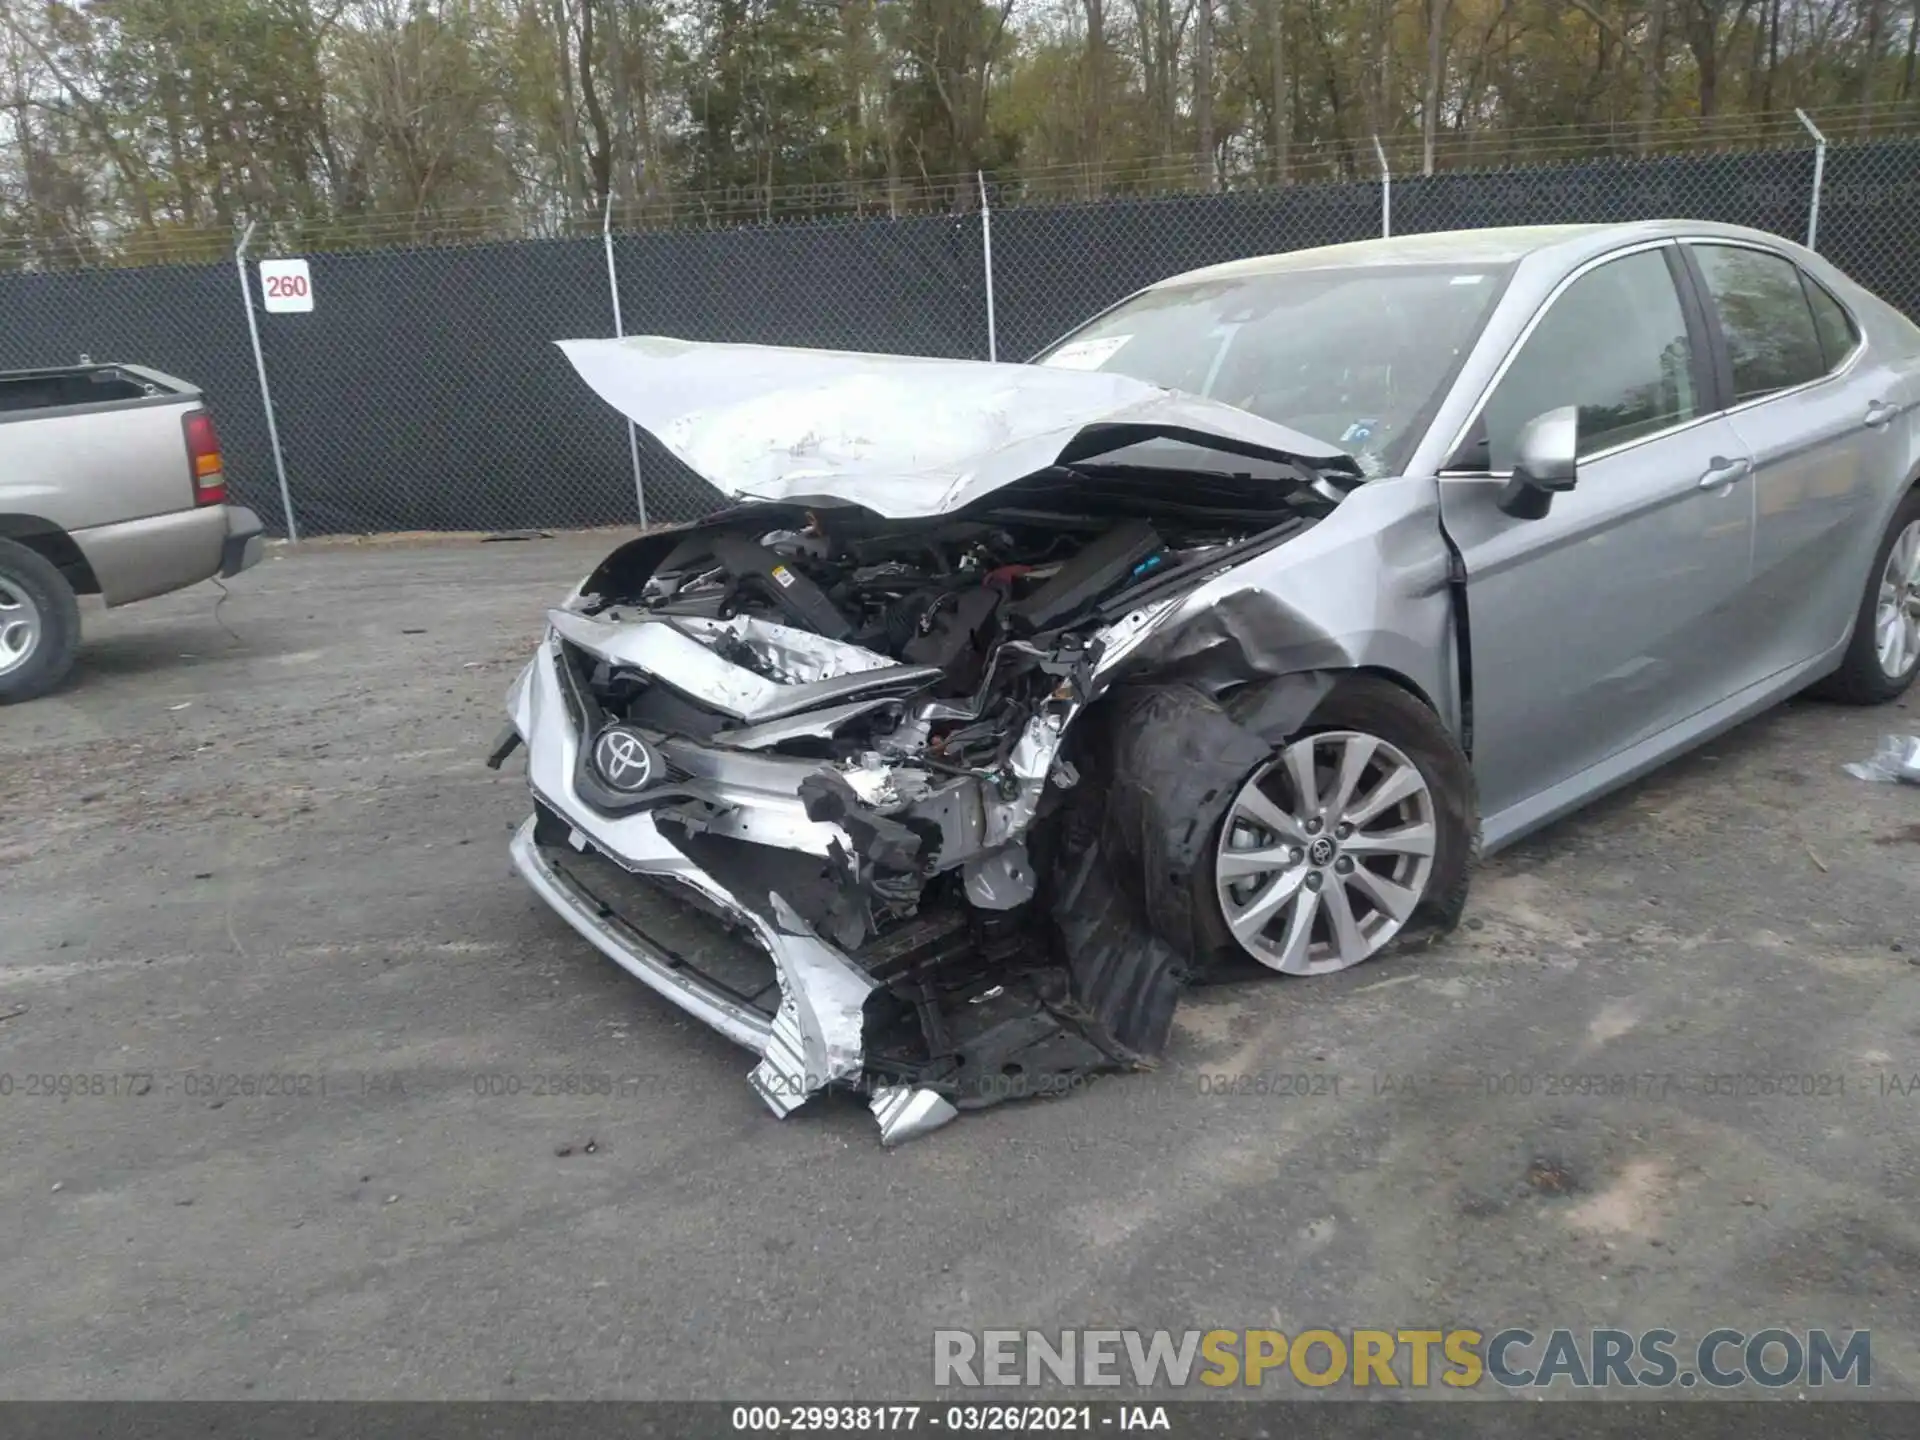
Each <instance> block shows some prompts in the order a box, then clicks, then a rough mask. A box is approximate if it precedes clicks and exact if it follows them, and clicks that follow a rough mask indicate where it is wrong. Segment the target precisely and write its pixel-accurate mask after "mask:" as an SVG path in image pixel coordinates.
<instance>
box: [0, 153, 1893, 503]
mask: <svg viewBox="0 0 1920 1440" xmlns="http://www.w3.org/2000/svg"><path fill="white" fill-rule="evenodd" d="M1817 159H1819V157H1818V155H1817V152H1816V149H1815V148H1814V146H1813V145H1812V144H1811V143H1810V142H1809V143H1808V144H1805V145H1795V146H1789V147H1785V148H1776V149H1768V150H1755V151H1749V152H1745V153H1715V154H1678V155H1662V156H1656V157H1651V158H1646V159H1630V160H1603V161H1589V162H1580V163H1571V164H1560V165H1536V166H1530V167H1526V168H1515V169H1497V170H1454V171H1446V172H1443V173H1440V174H1436V175H1432V176H1424V177H1422V176H1413V177H1406V178H1389V179H1388V181H1387V182H1386V183H1385V184H1384V185H1383V184H1382V183H1381V182H1380V181H1364V182H1344V183H1343V182H1322V183H1313V184H1296V185H1289V186H1284V187H1277V188H1270V189H1246V190H1233V191H1228V192H1224V193H1177V194H1161V195H1139V196H1128V197H1117V198H1107V199H1097V200H1086V201H1069V202H1060V201H1054V200H1037V199H1032V198H1028V193H1029V192H1027V191H1025V190H1023V189H1019V188H1014V187H1004V188H996V187H995V186H994V185H993V184H992V183H991V180H990V179H989V181H988V183H986V184H985V185H984V186H983V187H982V190H983V193H984V197H985V199H986V202H987V206H986V210H985V211H984V212H982V211H981V210H979V209H975V210H973V211H972V212H970V213H963V214H935V215H909V216H905V217H897V218H893V217H867V218H860V217H847V216H842V217H835V218H827V219H818V220H804V221H793V222H788V223H776V224H758V225H743V226H734V227H729V228H721V229H691V228H680V229H653V230H638V231H627V232H622V231H615V232H614V233H612V234H611V235H610V236H608V237H606V238H604V239H602V238H599V237H595V238H586V237H580V238H556V239H540V240H517V241H501V242H492V243H470V244H458V245H441V246H434V247H423V248H385V249H371V250H360V251H329V252H322V253H315V254H311V255H310V256H309V257H308V258H309V263H310V265H311V269H312V277H313V295H314V308H313V310H312V312H311V313H305V314H269V313H257V320H258V324H259V331H260V340H261V359H262V361H263V364H264V368H265V370H266V371H267V373H268V377H269V380H270V386H271V393H272V397H273V406H274V415H275V419H276V422H277V427H278V432H279V439H280V445H281V451H282V459H283V461H284V464H285V468H286V474H287V480H288V490H289V493H290V495H291V499H292V506H293V509H294V512H295V514H294V517H293V518H294V519H295V520H296V521H297V523H298V529H299V532H300V534H302V535H303V536H305V535H320V534H329V533H358V532H370V531H396V530H398V531H407V530H485V531H513V530H528V529H551V528H560V527H574V526H592V525H616V524H631V523H634V522H635V521H637V520H638V519H639V518H640V515H641V510H642V505H643V504H644V508H645V513H646V516H647V518H649V519H650V520H653V521H661V520H678V519H686V518H690V517H693V516H697V515H699V514H702V513H705V512H706V511H708V510H711V509H712V508H714V507H715V506H716V505H717V504H718V503H719V498H718V496H717V495H716V494H715V493H714V492H713V491H712V490H711V489H710V488H709V487H708V486H707V485H706V484H704V483H703V482H702V481H701V480H700V479H699V478H698V477H696V476H694V475H693V474H691V473H690V472H689V471H687V470H686V469H685V468H684V467H682V466H681V465H679V464H678V462H676V461H675V460H674V459H673V458H672V457H671V456H669V455H668V454H667V453H666V452H665V451H664V450H662V449H661V448H660V447H659V446H658V445H657V444H655V443H653V442H652V441H651V440H650V439H648V438H647V437H646V436H645V435H644V434H641V435H640V436H639V437H638V440H639V443H638V447H637V451H635V450H630V449H629V438H628V432H627V427H626V425H625V422H624V421H622V420H621V419H620V417H619V416H617V415H615V414H613V413H612V412H611V411H609V410H608V409H607V408H606V407H605V406H604V405H602V404H601V403H600V402H599V401H598V400H597V399H595V398H594V397H593V395H592V394H591V392H590V391H588V390H587V389H586V387H585V386H584V385H582V384H581V383H580V382H579V381H578V380H577V379H576V378H575V376H574V375H573V373H572V370H571V368H570V367H569V366H568V365H567V363H566V361H565V359H564V358H563V357H562V355H561V354H560V352H559V351H558V349H556V348H555V346H554V345H553V344H552V343H551V342H552V341H554V340H558V339H564V338H571V337H576V336H593V335H607V334H611V333H613V330H614V308H613V299H614V296H613V293H612V290H611V285H613V284H617V286H618V297H619V309H620V318H621V321H622V322H623V325H624V330H625V332H626V333H629V334H639V333H659V334H669V335H676V336H681V337H685V338H689V339H695V340H722V341H746V342H755V343H761V344H777V345H806V346H816V347H823V348H831V349H851V350H876V351H888V352H895V353H904V354H919V355H939V356H950V357H961V358H977V359H985V358H987V355H988V346H989V338H988V337H989V333H990V330H991V333H993V334H994V335H995V337H996V339H997V352H998V355H999V356H1000V358H1002V359H1010V360H1019V359H1024V358H1026V357H1027V356H1029V355H1031V354H1032V353H1033V352H1035V351H1036V350H1038V349H1040V348H1041V347H1043V346H1044V345H1046V344H1047V343H1049V342H1050V341H1052V340H1053V339H1055V338H1057V337H1058V336H1059V335H1061V334H1062V333H1064V332H1065V331H1067V330H1068V329H1070V328H1072V327H1073V326H1074V325H1076V324H1078V323H1079V322H1080V321H1082V320H1084V319H1086V318H1087V317H1088V316H1090V315H1092V314H1094V313H1096V312H1097V311H1099V310H1101V309H1103V308H1105V307H1106V306H1108V305H1110V304H1112V303H1114V302H1115V301H1117V300H1119V299H1121V298H1123V297H1124V296H1126V295H1127V294H1129V293H1131V292H1132V291H1134V290H1135V289H1137V288H1139V287H1140V286H1142V285H1145V284H1147V283H1150V282H1152V281H1154V280H1158V279H1161V278H1163V277H1165V276H1167V275H1171V274H1176V273H1178V272H1180V271H1183V270H1188V269H1192V268H1194V267H1196V266H1200V265H1207V264H1212V263H1215V262H1219V261H1224V260H1232V259H1238V258H1242V257H1245V256H1249V255H1260V254H1268V253H1272V252H1275V251H1287V250H1296V249H1300V248H1303V247H1307V246H1314V245H1325V244H1333V243H1338V242H1341V241H1347V240H1358V239H1365V238H1368V237H1370V236H1374V235H1378V234H1380V233H1381V231H1382V229H1383V228H1390V229H1391V230H1392V232H1393V233H1394V234H1407V233H1415V232H1429V231H1438V230H1450V229H1462V228H1474V227H1481V226H1490V225H1516V224H1526V225H1532V224H1566V223H1580V222H1612V221H1625V220H1635V219H1646V218H1654V217H1669V216H1672V217H1683V218H1693V219H1705V220H1718V221H1728V222H1732V223H1735V224H1742V225H1750V226H1754V227H1756V228H1759V229H1762V230H1768V231H1773V232H1775V233H1778V234H1782V235H1786V236H1789V237H1791V238H1794V239H1797V240H1804V239H1805V238H1806V236H1807V233H1808V228H1809V223H1810V221H1811V219H1812V217H1813V214H1814V208H1815V207H1814V197H1815V187H1814V178H1815V171H1816V162H1817ZM1819 168H1820V170H1821V172H1822V176H1821V184H1820V187H1819V192H1818V193H1819V205H1818V247H1817V248H1818V249H1819V250H1820V251H1821V252H1822V253H1823V254H1825V255H1827V256H1828V257H1829V258H1830V259H1832V260H1834V261H1835V262H1836V263H1837V264H1839V265H1840V266H1841V267H1842V268H1843V269H1845V270H1846V271H1847V272H1848V273H1850V274H1851V275H1853V276H1854V277H1855V278H1856V279H1858V280H1859V281H1861V282H1862V283H1863V284H1865V285H1867V286H1868V287H1869V288H1871V289H1873V290H1875V291H1877V292H1878V293H1879V294H1881V295H1883V296H1884V297H1886V298H1887V299H1888V300H1890V301H1891V302H1893V303H1894V304H1895V305H1897V306H1899V307H1901V308H1902V309H1903V310H1905V311H1906V312H1907V313H1908V314H1909V315H1912V316H1915V317H1916V318H1920V245H1916V243H1915V239H1914V237H1915V236H1916V235H1920V139H1894V140H1877V141H1870V142H1862V143H1857V144H1848V145H1834V146H1832V147H1830V148H1828V149H1827V150H1826V151H1825V152H1824V158H1823V160H1821V161H1820V164H1819ZM989 227H990V230H991V253H992V291H991V295H992V299H991V315H990V313H989V290H988V277H987V266H986V255H987V245H986V240H987V235H988V228H989ZM255 258H257V257H254V256H249V257H248V263H247V264H246V265H245V266H244V277H245V278H244V280H243V278H242V270H241V269H238V268H236V267H235V266H234V265H233V264H232V263H227V264H218V265H176V266H159V267H151V268H142V269H101V270H89V271H80V272H74V273H61V274H23V273H0V369H7V368H24V367H28V366H37V365H55V364H70V363H73V362H74V361H75V360H77V359H78V358H79V357H80V356H81V355H82V354H86V355H90V356H91V357H93V358H94V359H96V360H115V361H125V362H131V363H139V364H146V365H151V366H154V367H155V368H158V369H161V370H165V371H168V372H170V373H173V374H177V375H180V376H183V377H186V378H188V379H191V380H193V381H194V382H196V383H198V384H199V385H201V386H202V387H203V388H204V389H205V390H206V393H207V397H208V401H209V404H210V405H211V406H212V407H213V409H214V412H215V415H216V417H217V419H218V421H219V424H220V427H221V434H222V437H223V440H224V442H225V446H226V450H227V456H228V466H227V473H228V476H229V483H230V485H231V486H232V488H233V490H234V491H235V493H236V494H237V496H238V497H239V498H240V499H241V500H242V501H244V502H245V503H247V504H250V505H252V506H253V507H254V508H255V509H256V510H258V511H259V512H260V514H261V516H262V518H263V519H265V520H266V521H267V523H268V525H269V527H270V528H272V529H273V530H275V531H276V532H277V533H281V534H284V533H286V532H287V520H288V517H287V516H286V514H285V513H284V510H283V507H282V505H281V503H280V496H279V490H278V486H277V484H276V481H275V471H274V463H273V455H272V451H271V447H270V443H269V439H268V430H267V426H266V423H265V419H264V411H263V408H262V402H261V390H260V383H259V380H258V378H257V374H256V368H255V363H254V356H253V352H252V348H251V343H250V340H249V336H248V331H247V324H246V311H245V310H244V309H243V308H242V286H243V284H244V286H245V293H246V295H247V303H250V304H252V305H253V306H254V307H255V309H256V312H260V311H261V310H262V302H261V295H260V288H259V278H258V270H257V268H256V267H255V266H254V265H253V264H252V263H251V262H252V261H253V259H255ZM636 455H637V463H636ZM636 472H637V473H636ZM636 485H637V486H638V492H639V493H636Z"/></svg>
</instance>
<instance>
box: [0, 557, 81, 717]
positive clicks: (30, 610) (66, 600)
mask: <svg viewBox="0 0 1920 1440" xmlns="http://www.w3.org/2000/svg"><path fill="white" fill-rule="evenodd" d="M79 649H80V602H79V600H78V599H76V598H75V596H74V593H73V587H72V586H71V585H69V584H67V581H66V577H65V576H63V575H62V574H61V573H60V572H59V571H58V570H57V569H55V568H54V566H53V564H52V562H50V561H49V560H48V559H47V558H46V557H45V556H43V555H41V554H39V553H38V552H37V551H33V550H29V549H28V548H27V547H26V546H24V545H22V544H20V543H19V542H17V541H14V540H0V705H6V704H11V703H12V702H13V701H15V700H31V699H33V698H34V696H36V695H44V694H46V692H47V691H49V690H51V689H53V687H54V686H56V685H58V684H59V683H60V682H61V681H62V680H64V679H65V678H66V675H67V671H68V670H70V669H72V668H73V657H74V656H75V655H76V654H77V653H78V652H79Z"/></svg>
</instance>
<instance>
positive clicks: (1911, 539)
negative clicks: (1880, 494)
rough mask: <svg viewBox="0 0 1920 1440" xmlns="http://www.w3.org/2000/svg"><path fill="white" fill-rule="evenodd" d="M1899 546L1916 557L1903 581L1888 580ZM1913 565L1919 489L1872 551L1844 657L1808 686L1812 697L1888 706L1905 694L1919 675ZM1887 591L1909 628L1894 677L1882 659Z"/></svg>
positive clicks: (1918, 586)
mask: <svg viewBox="0 0 1920 1440" xmlns="http://www.w3.org/2000/svg"><path fill="white" fill-rule="evenodd" d="M1896 545H1900V546H1903V547H1904V548H1903V555H1906V554H1910V555H1911V556H1912V558H1911V559H1909V560H1908V561H1907V563H1906V564H1905V565H1903V566H1902V567H1900V568H1902V569H1904V570H1905V571H1906V572H1907V573H1906V577H1905V579H1904V580H1902V579H1898V578H1891V579H1890V578H1889V569H1890V567H1891V565H1892V561H1893V554H1894V548H1895V546H1896ZM1915 566H1920V489H1914V490H1909V491H1908V492H1907V496H1906V498H1905V499H1904V500H1902V501H1901V502H1900V504H1899V506H1898V508H1896V509H1895V510H1894V512H1893V523H1892V524H1890V525H1888V526H1887V533H1886V534H1885V535H1884V536H1883V537H1881V540H1880V548H1879V549H1878V550H1876V551H1875V552H1874V557H1873V568H1872V569H1871V570H1869V571H1868V572H1867V586H1866V592H1865V593H1864V594H1863V595H1862V596H1861V597H1860V611H1859V613H1858V614H1857V615H1855V616H1854V621H1853V639H1852V640H1851V641H1850V642H1849V643H1848V645H1847V654H1846V658H1845V659H1844V660H1842V661H1841V662H1840V668H1839V669H1838V670H1836V671H1834V672H1833V674H1831V675H1829V676H1827V677H1826V678H1825V679H1824V680H1820V681H1817V682H1816V683H1815V684H1813V685H1812V686H1810V687H1809V690H1810V693H1812V694H1814V695H1817V696H1819V697H1820V698H1821V699H1823V700H1837V701H1839V702H1840V703H1841V704H1843V705H1884V704H1886V703H1887V702H1888V701H1889V700H1897V699H1899V698H1900V697H1901V696H1902V695H1904V694H1905V693H1906V692H1907V687H1908V686H1910V685H1912V684H1913V678H1914V676H1915V675H1917V674H1920V640H1916V638H1915V636H1916V634H1920V622H1916V621H1915V620H1914V619H1913V618H1912V617H1915V616H1920V573H1917V572H1916V570H1915ZM1889 588H1891V589H1892V590H1893V592H1894V594H1893V597H1892V603H1893V605H1894V607H1895V610H1894V615H1893V619H1894V622H1895V623H1896V624H1899V625H1901V626H1904V627H1906V628H1905V631H1904V634H1903V639H1902V644H1901V649H1902V654H1901V656H1899V657H1896V658H1898V659H1899V664H1898V665H1897V666H1896V667H1895V668H1894V670H1893V671H1892V672H1891V673H1890V672H1889V670H1888V667H1887V664H1886V662H1885V661H1884V660H1883V659H1882V657H1881V645H1882V642H1883V640H1884V639H1885V632H1884V628H1883V627H1884V615H1883V605H1884V604H1885V599H1884V597H1885V594H1886V591H1887V590H1888V589H1889Z"/></svg>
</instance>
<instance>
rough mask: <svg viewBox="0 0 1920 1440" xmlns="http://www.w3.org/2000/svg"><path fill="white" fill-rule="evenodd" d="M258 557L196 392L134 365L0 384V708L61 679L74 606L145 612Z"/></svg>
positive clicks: (73, 644)
mask: <svg viewBox="0 0 1920 1440" xmlns="http://www.w3.org/2000/svg"><path fill="white" fill-rule="evenodd" d="M261 547H262V540H261V526H260V517H259V516H257V515H255V514H254V513H253V511H251V510H249V509H247V508H246V507H245V506H244V505H230V504H228V503H227V485H226V476H225V473H224V471H223V470H222V468H221V457H220V440H219V437H218V436H217V435H216V434H215V433H214V428H213V417H212V416H211V415H210V414H208V412H207V409H206V405H205V403H204V402H203V400H202V398H201V395H200V391H199V389H198V388H197V387H196V386H193V385H190V384H188V383H187V382H186V381H184V380H176V379H174V378H173V377H172V376H171V375H162V374H160V373H159V372H158V371H157V370H148V369H144V368H142V367H141V366H138V365H79V366H72V367H68V368H64V369H58V370H14V371H0V705H4V704H6V703H8V702H9V701H14V700H30V699H32V698H33V697H34V696H36V695H40V694H43V693H45V692H46V691H48V690H50V689H52V688H53V687H54V686H55V685H57V684H59V683H60V681H61V679H62V678H64V677H65V675H66V673H67V670H68V668H69V667H70V666H71V665H72V664H73V658H74V655H75V653H76V652H77V651H78V650H79V648H80V606H79V602H78V601H77V599H76V598H75V597H76V596H79V595H98V596H99V597H100V598H101V600H103V601H104V602H105V603H106V604H108V605H125V604H127V603H128V602H129V601H132V600H144V599H146V598H147V597H148V596H150V595H161V594H164V593H166V592H167V591H169V590H179V589H182V588H183V587H185V586H188V585H195V584H198V583H199V582H200V581H202V580H208V579H211V578H213V577H214V576H216V575H222V576H224V575H238V574H239V573H240V572H241V571H242V570H244V569H246V568H247V567H248V566H249V565H252V564H254V563H256V562H257V561H258V560H259V559H260V552H261Z"/></svg>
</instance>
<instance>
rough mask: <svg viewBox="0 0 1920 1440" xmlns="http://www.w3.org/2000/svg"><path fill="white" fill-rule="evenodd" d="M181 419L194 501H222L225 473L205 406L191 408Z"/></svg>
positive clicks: (220, 502)
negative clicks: (185, 437) (201, 408)
mask: <svg viewBox="0 0 1920 1440" xmlns="http://www.w3.org/2000/svg"><path fill="white" fill-rule="evenodd" d="M183 423H184V424H185V427H186V432H187V469H188V470H190V471H191V472H192V473H193V503H194V504H196V505H220V504H223V503H225V501H226V498H227V475H226V470H225V469H224V468H223V467H222V464H221V460H220V436H219V434H218V432H216V431H215V430H214V428H213V416H211V415H209V414H208V413H207V412H206V411H204V410H190V411H188V412H187V418H186V420H185V421H184V422H183Z"/></svg>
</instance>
